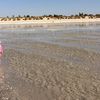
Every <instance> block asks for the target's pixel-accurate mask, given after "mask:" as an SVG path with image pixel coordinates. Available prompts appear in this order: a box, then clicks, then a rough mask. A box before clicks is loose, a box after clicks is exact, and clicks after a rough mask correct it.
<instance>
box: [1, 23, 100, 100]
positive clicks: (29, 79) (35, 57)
mask: <svg viewBox="0 0 100 100" xmlns="http://www.w3.org/2000/svg"><path fill="white" fill-rule="evenodd" d="M0 39H1V40H2V42H3V45H4V48H5V52H4V55H3V57H2V59H1V65H0V100H100V48H99V46H100V24H99V23H97V24H96V23H94V24H89V23H88V24H79V25H78V24H77V25H76V24H75V25H63V26H62V25H58V26H46V27H45V26H43V27H34V26H31V27H30V26H24V27H23V26H1V27H0Z"/></svg>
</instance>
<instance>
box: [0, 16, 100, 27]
mask: <svg viewBox="0 0 100 100" xmlns="http://www.w3.org/2000/svg"><path fill="white" fill-rule="evenodd" d="M95 22H100V18H94V19H60V20H59V19H50V20H45V19H44V20H26V21H24V20H20V21H0V25H3V24H60V23H61V24H62V23H95Z"/></svg>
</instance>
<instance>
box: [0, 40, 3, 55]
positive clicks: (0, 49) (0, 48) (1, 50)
mask: <svg viewBox="0 0 100 100" xmlns="http://www.w3.org/2000/svg"><path fill="white" fill-rule="evenodd" d="M2 54H3V47H2V44H1V41H0V57H1V56H2Z"/></svg>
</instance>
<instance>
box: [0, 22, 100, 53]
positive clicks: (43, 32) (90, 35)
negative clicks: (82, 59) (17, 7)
mask: <svg viewBox="0 0 100 100" xmlns="http://www.w3.org/2000/svg"><path fill="white" fill-rule="evenodd" d="M0 40H1V41H2V42H3V44H4V47H5V48H6V47H9V48H10V47H11V48H17V47H16V46H17V44H16V43H20V42H24V43H26V42H46V43H51V44H58V45H61V46H66V47H77V48H83V49H86V50H91V51H96V52H99V51H100V23H94V24H93V23H83V24H82V23H81V24H78V23H77V24H72V25H71V24H64V25H60V24H59V25H46V24H45V25H44V26H42V25H40V26H34V25H3V26H0ZM19 49H20V48H19ZM26 49H27V47H26Z"/></svg>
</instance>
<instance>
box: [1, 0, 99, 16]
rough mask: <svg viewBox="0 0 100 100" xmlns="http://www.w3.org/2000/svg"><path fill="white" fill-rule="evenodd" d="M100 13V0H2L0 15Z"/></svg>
mask: <svg viewBox="0 0 100 100" xmlns="http://www.w3.org/2000/svg"><path fill="white" fill-rule="evenodd" d="M79 12H83V13H92V14H96V13H100V0H0V16H1V17H4V16H12V15H15V16H17V15H22V16H23V15H35V16H38V15H48V14H62V15H72V14H78V13H79Z"/></svg>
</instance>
